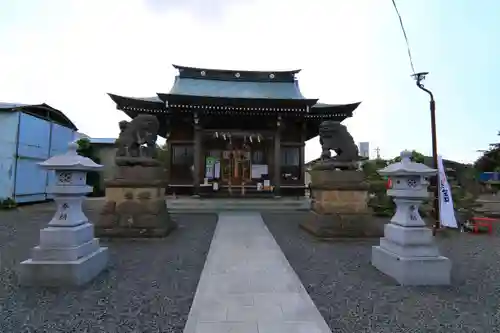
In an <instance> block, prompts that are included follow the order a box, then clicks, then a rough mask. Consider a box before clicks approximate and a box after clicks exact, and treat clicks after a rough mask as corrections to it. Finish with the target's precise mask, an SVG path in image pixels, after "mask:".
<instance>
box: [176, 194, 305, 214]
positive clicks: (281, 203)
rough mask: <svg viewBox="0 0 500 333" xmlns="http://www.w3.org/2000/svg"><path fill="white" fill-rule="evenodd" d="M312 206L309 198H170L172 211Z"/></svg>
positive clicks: (287, 209)
mask: <svg viewBox="0 0 500 333" xmlns="http://www.w3.org/2000/svg"><path fill="white" fill-rule="evenodd" d="M310 206H311V202H310V199H307V198H269V199H257V198H241V199H239V198H224V199H222V198H221V199H213V198H192V197H178V198H168V199H167V207H168V210H169V212H171V213H174V214H175V213H218V212H222V211H257V212H290V211H308V210H309V208H310Z"/></svg>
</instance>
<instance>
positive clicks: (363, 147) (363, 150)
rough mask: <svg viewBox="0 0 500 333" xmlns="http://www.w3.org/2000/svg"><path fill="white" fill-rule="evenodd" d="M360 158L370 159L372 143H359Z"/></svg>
mask: <svg viewBox="0 0 500 333" xmlns="http://www.w3.org/2000/svg"><path fill="white" fill-rule="evenodd" d="M358 146H359V156H361V157H365V158H368V159H369V158H370V143H369V142H360V143H359V145H358Z"/></svg>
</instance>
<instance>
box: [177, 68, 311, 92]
mask: <svg viewBox="0 0 500 333" xmlns="http://www.w3.org/2000/svg"><path fill="white" fill-rule="evenodd" d="M174 67H175V68H176V69H178V70H179V74H178V75H177V76H176V77H175V81H174V85H173V86H172V89H171V90H170V92H169V94H171V95H187V96H200V97H223V98H246V99H249V98H256V99H280V100H284V99H291V100H299V99H305V98H304V96H303V95H302V93H301V92H300V89H299V85H298V82H297V80H296V78H295V74H297V73H298V72H299V71H300V70H290V71H238V70H220V69H206V68H194V67H182V66H176V65H174Z"/></svg>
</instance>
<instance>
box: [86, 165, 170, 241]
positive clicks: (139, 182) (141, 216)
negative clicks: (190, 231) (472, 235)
mask: <svg viewBox="0 0 500 333" xmlns="http://www.w3.org/2000/svg"><path fill="white" fill-rule="evenodd" d="M115 172H116V173H115V178H114V179H112V180H107V181H106V182H105V185H106V203H105V205H104V207H103V210H102V211H101V214H100V217H99V220H98V222H97V223H96V226H95V227H96V229H95V230H96V234H97V235H98V236H99V237H130V238H142V237H164V236H167V235H168V234H169V233H170V232H171V231H172V230H174V229H175V228H176V227H177V224H176V223H175V221H174V220H172V219H171V218H170V215H169V214H168V211H167V205H166V200H165V183H164V182H163V181H162V180H161V179H162V178H163V174H164V172H163V169H161V168H160V167H158V166H141V165H135V166H117V168H116V171H115Z"/></svg>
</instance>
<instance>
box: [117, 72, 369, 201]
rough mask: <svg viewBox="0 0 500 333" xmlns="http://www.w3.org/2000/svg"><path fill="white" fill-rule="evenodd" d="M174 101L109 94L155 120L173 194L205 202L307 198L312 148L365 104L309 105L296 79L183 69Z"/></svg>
mask: <svg viewBox="0 0 500 333" xmlns="http://www.w3.org/2000/svg"><path fill="white" fill-rule="evenodd" d="M174 67H175V68H176V69H177V70H178V75H177V76H176V77H175V81H174V84H173V87H172V89H170V91H169V92H168V93H157V96H154V97H148V98H136V97H126V96H118V95H114V94H109V96H110V97H111V98H112V99H113V101H114V102H115V103H116V107H117V109H119V110H122V111H123V112H125V113H126V114H127V115H128V116H129V117H131V118H134V117H136V116H137V115H139V114H142V113H150V114H154V115H156V116H157V117H158V120H159V122H160V130H159V135H160V136H162V137H164V138H166V140H167V141H166V142H167V147H168V152H169V153H168V155H169V157H168V158H167V161H166V163H167V171H166V172H167V175H166V176H167V180H168V184H169V188H168V189H167V191H168V192H169V193H176V194H191V195H205V196H223V197H224V196H252V195H253V196H263V195H264V196H266V195H270V196H301V195H304V190H305V163H304V149H305V142H306V141H307V140H309V139H311V138H313V137H315V136H317V135H318V128H319V124H320V123H321V122H322V121H323V120H336V121H343V120H344V119H346V118H347V117H351V116H352V114H353V111H354V110H355V109H356V108H357V107H358V105H359V104H360V103H353V104H323V103H318V99H310V98H305V97H304V96H303V95H302V93H301V92H300V89H299V85H298V81H297V78H296V74H297V73H299V71H300V70H292V71H273V72H271V71H267V72H264V71H237V70H218V69H205V68H192V67H184V66H176V65H174Z"/></svg>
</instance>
